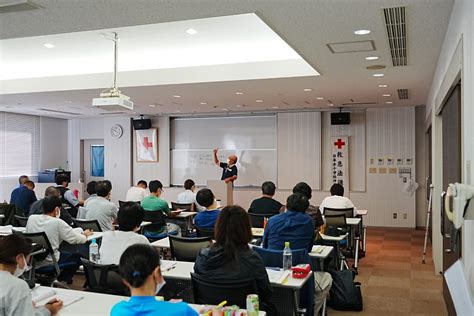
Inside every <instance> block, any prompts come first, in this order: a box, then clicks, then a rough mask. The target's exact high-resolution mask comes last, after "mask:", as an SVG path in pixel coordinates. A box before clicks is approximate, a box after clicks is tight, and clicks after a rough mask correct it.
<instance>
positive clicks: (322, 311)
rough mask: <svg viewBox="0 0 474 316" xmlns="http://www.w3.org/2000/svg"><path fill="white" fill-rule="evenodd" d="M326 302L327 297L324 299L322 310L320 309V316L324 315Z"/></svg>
mask: <svg viewBox="0 0 474 316" xmlns="http://www.w3.org/2000/svg"><path fill="white" fill-rule="evenodd" d="M326 301H327V297H325V298H324V302H323V308H322V309H321V315H322V316H325V315H326Z"/></svg>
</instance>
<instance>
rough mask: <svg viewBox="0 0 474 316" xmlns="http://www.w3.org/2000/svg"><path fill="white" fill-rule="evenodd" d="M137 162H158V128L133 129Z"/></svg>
mask: <svg viewBox="0 0 474 316" xmlns="http://www.w3.org/2000/svg"><path fill="white" fill-rule="evenodd" d="M135 139H136V144H137V148H136V149H137V162H158V129H157V128H150V129H142V130H136V131H135Z"/></svg>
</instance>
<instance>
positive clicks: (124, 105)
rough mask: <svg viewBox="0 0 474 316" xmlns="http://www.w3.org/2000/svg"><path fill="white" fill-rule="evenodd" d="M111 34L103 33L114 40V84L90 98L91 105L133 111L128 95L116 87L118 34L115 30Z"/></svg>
mask: <svg viewBox="0 0 474 316" xmlns="http://www.w3.org/2000/svg"><path fill="white" fill-rule="evenodd" d="M113 34H114V36H113V37H107V36H105V35H104V37H105V38H106V39H109V40H112V41H113V42H114V86H113V87H112V88H111V89H109V90H104V91H102V92H101V93H100V97H99V98H94V99H92V107H94V108H100V109H102V110H106V111H122V110H124V109H125V110H130V111H133V102H132V101H131V100H130V97H128V96H126V95H125V94H122V93H121V92H120V90H119V89H118V88H117V63H118V35H117V33H115V32H114V33H113Z"/></svg>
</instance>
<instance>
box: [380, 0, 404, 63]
mask: <svg viewBox="0 0 474 316" xmlns="http://www.w3.org/2000/svg"><path fill="white" fill-rule="evenodd" d="M383 15H384V18H385V27H386V29H387V38H388V45H389V47H390V55H392V65H393V66H394V67H397V66H406V65H407V25H406V19H405V7H393V8H385V9H383Z"/></svg>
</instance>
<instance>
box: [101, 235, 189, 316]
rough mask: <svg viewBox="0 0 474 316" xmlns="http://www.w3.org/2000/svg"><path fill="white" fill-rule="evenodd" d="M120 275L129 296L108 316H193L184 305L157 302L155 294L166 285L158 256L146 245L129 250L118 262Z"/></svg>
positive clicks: (129, 248) (153, 249)
mask: <svg viewBox="0 0 474 316" xmlns="http://www.w3.org/2000/svg"><path fill="white" fill-rule="evenodd" d="M119 271H120V275H121V276H122V278H123V282H124V283H125V285H126V286H127V287H128V288H129V289H130V292H131V294H132V296H131V297H130V299H129V300H128V301H122V302H119V303H117V304H115V306H114V307H112V310H111V312H110V316H135V315H136V316H138V315H140V316H158V315H159V316H195V315H198V313H197V312H196V311H195V310H194V309H192V308H191V307H190V306H189V305H188V304H186V303H170V302H164V301H157V300H156V298H155V295H156V293H158V292H159V290H160V289H161V288H162V287H163V286H164V285H165V281H164V279H163V276H162V275H161V270H160V255H159V254H158V252H157V251H156V250H155V248H153V247H152V246H149V245H144V244H135V245H132V246H130V247H128V248H127V249H126V250H125V251H124V253H123V254H122V256H121V257H120V263H119Z"/></svg>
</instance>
